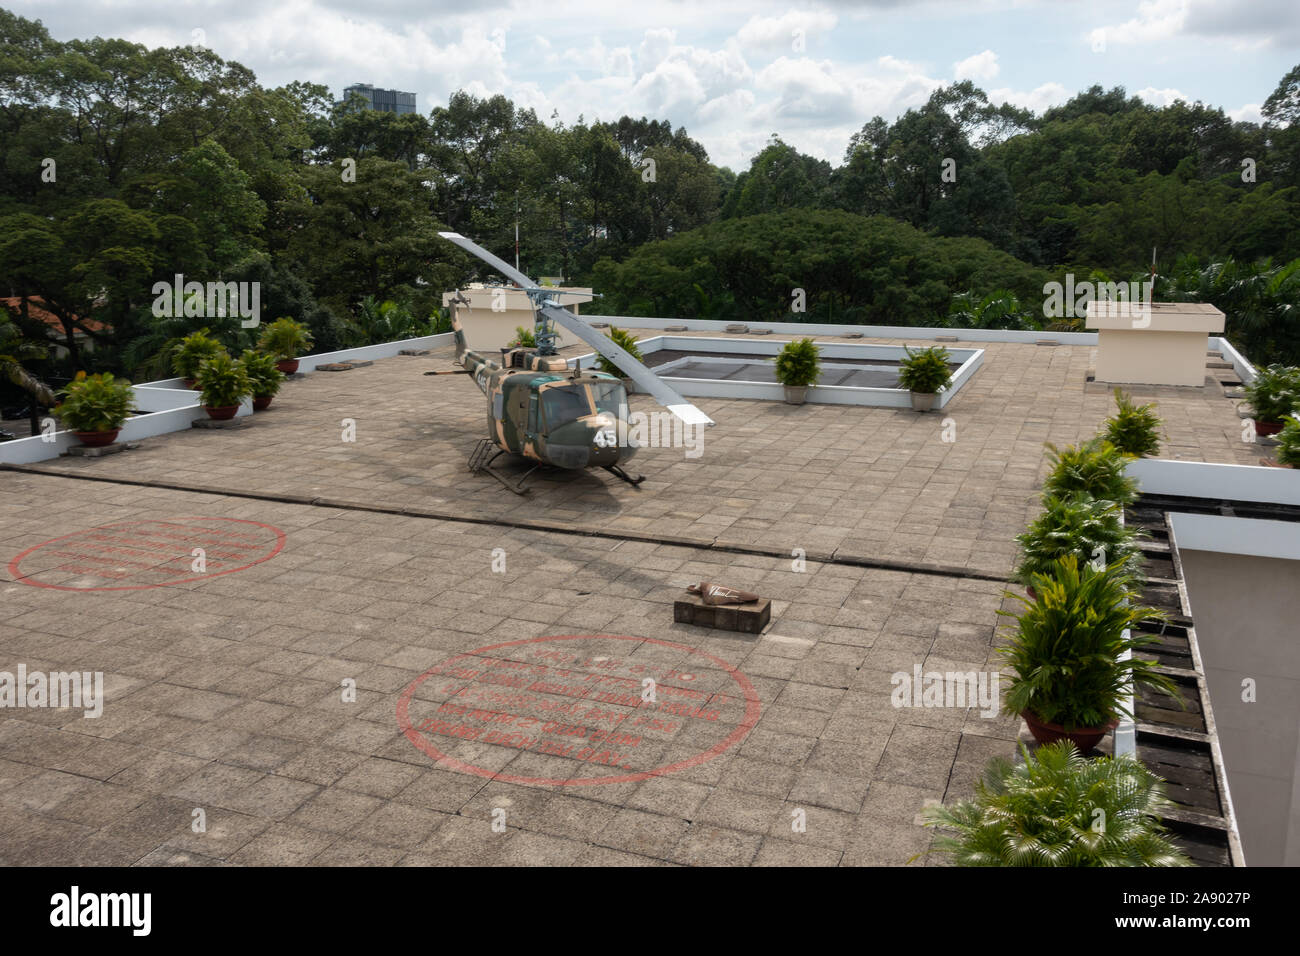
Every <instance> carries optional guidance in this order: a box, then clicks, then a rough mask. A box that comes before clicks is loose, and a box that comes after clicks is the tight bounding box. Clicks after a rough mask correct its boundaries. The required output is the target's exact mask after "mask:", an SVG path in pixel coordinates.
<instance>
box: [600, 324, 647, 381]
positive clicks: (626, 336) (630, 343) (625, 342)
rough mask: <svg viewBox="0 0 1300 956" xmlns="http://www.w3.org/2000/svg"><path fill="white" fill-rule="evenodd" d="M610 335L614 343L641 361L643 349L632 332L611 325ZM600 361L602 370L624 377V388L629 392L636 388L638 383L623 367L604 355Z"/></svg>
mask: <svg viewBox="0 0 1300 956" xmlns="http://www.w3.org/2000/svg"><path fill="white" fill-rule="evenodd" d="M609 337H610V339H612V340H613V342H614V344H616V345H618V346H621V347H622V349H623V351H625V352H627V353H628V354H629V355H631V356H632V357H633V358H634V359H636V360H637V361H638V362H639V361H641V350H640V349H638V348H637V347H636V339H634V338H633V337H632V333H631V332H628V331H626V330H624V329H620V328H616V327H615V326H612V325H611V326H610V327H609ZM598 363H599V365H600V370H601V371H602V372H607V373H609V374H610V375H617V376H618V377H619V378H621V379H623V388H624V389H626V390H627V391H628V392H629V393H630V392H632V391H633V390H634V388H635V386H636V383H635V382H633V381H632V379H630V378H628V377H627V375H626V373H625V372H624V371H623V370H622V369H621V368H619V367H618V366H617V365H615V364H614V363H613V362H611V361H610V360H609V359H607V358H605V356H603V355H602V356H601V357H600V359H599V360H598Z"/></svg>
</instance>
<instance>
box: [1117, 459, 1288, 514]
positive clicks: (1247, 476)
mask: <svg viewBox="0 0 1300 956" xmlns="http://www.w3.org/2000/svg"><path fill="white" fill-rule="evenodd" d="M1128 473H1129V474H1130V475H1131V476H1133V477H1134V478H1136V479H1137V482H1138V488H1139V489H1140V490H1141V491H1142V492H1143V493H1144V494H1153V495H1174V496H1176V497H1180V498H1209V499H1211V500H1231V501H1253V502H1260V503H1271V504H1279V505H1300V470H1296V469H1294V468H1270V467H1266V466H1262V465H1220V464H1216V463H1214V462H1204V461H1172V460H1170V459H1167V458H1139V459H1138V460H1137V461H1134V462H1130V463H1129V466H1128Z"/></svg>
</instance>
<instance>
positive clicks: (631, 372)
mask: <svg viewBox="0 0 1300 956" xmlns="http://www.w3.org/2000/svg"><path fill="white" fill-rule="evenodd" d="M539 311H540V312H541V313H542V314H543V315H545V316H546V317H547V318H548V319H550V320H551V321H552V322H554V323H556V324H557V325H562V326H564V327H565V328H566V329H568V330H569V331H570V332H572V333H573V334H574V335H576V336H577V337H578V338H580V339H582V340H583V341H584V342H586V343H587V344H588V345H590V346H591V347H592V348H594V349H595V350H596V351H597V352H599V353H600V354H601V355H603V356H605V358H607V359H609V360H610V361H611V362H613V363H614V364H615V365H617V366H618V367H619V369H620V370H621V371H622V372H623V374H624V375H626V376H627V377H628V378H630V379H631V380H632V381H634V382H636V384H637V385H638V386H639V387H640V388H641V389H643V390H644V391H646V392H648V393H649V394H650V395H651V396H652V397H653V398H654V400H655V401H656V402H658V403H659V404H660V405H662V406H663V407H664V408H666V409H668V410H669V411H670V412H672V413H673V414H674V415H676V416H677V417H678V418H680V419H681V420H682V421H683V422H685V423H686V424H687V425H712V424H713V419H711V418H710V417H709V416H708V415H706V414H704V412H702V411H700V409H699V408H697V407H696V406H694V405H692V404H691V403H690V402H688V401H686V399H684V398H682V397H681V396H680V395H678V394H677V393H676V392H675V391H673V390H672V389H671V388H670V387H669V386H668V384H667V383H666V382H665V381H664V380H663V379H661V378H660V377H659V376H658V375H656V374H655V373H654V372H652V371H650V369H648V368H646V367H645V366H644V365H642V364H641V363H640V362H638V361H637V360H636V359H634V358H633V357H632V356H631V355H629V354H628V352H627V350H626V349H624V348H623V347H621V346H620V345H619V344H618V343H617V342H615V341H614V340H613V339H611V338H609V336H607V335H603V334H602V333H600V332H599V331H597V330H596V329H594V328H592V327H591V326H590V325H588V324H587V323H586V322H584V321H583V320H582V319H580V318H578V316H576V315H574V314H573V313H572V312H570V311H569V310H568V309H561V308H560V307H559V306H555V305H544V306H542V308H541V309H540V310H539Z"/></svg>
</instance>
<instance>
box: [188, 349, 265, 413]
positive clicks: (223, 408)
mask: <svg viewBox="0 0 1300 956" xmlns="http://www.w3.org/2000/svg"><path fill="white" fill-rule="evenodd" d="M198 386H199V392H200V399H199V401H200V402H202V404H203V407H204V409H205V410H206V411H207V413H208V417H209V418H215V419H217V420H218V421H222V420H225V419H227V418H234V417H235V413H236V412H237V411H239V403H240V402H242V401H243V400H244V399H245V397H247V396H248V395H250V394H251V393H252V383H251V382H249V380H248V373H247V372H245V371H244V368H243V366H242V365H240V364H239V363H238V362H236V361H235V360H234V359H232V358H231V357H230V356H229V355H227V354H226V353H225V352H222V353H221V354H220V355H214V356H213V357H212V358H210V359H208V360H207V361H206V362H204V363H203V364H202V365H200V366H199V378H198Z"/></svg>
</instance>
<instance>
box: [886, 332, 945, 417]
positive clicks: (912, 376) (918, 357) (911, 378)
mask: <svg viewBox="0 0 1300 956" xmlns="http://www.w3.org/2000/svg"><path fill="white" fill-rule="evenodd" d="M903 351H904V352H906V353H907V357H906V358H904V359H903V361H902V362H901V363H899V369H898V385H899V387H900V388H905V389H907V390H908V391H909V392H911V393H912V407H913V408H915V409H916V410H917V411H922V412H923V411H929V410H930V409H931V408H933V407H934V400H935V396H936V395H938V393H939V392H941V391H943V390H944V389H945V388H947V387H948V386H950V385H951V384H952V369H950V368H949V367H948V358H949V356H948V350H947V349H945V348H942V347H941V346H937V345H932V346H930V347H929V348H925V349H918V350H917V351H915V352H913V351H912V350H911V349H909V348H907V347H906V346H904V347H903Z"/></svg>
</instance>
